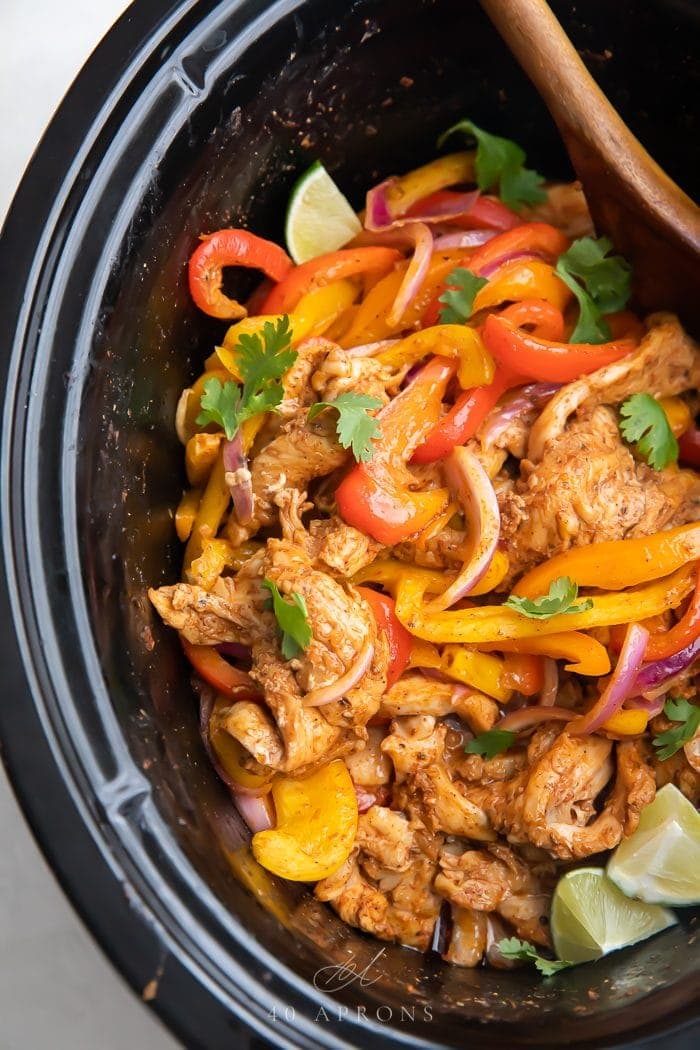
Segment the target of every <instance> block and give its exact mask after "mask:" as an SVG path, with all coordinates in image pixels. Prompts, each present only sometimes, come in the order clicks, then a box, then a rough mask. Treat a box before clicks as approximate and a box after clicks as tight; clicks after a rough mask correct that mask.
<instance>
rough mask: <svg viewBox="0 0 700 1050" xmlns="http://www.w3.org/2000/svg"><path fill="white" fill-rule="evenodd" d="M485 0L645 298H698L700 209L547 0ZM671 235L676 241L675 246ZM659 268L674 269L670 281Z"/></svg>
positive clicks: (599, 223)
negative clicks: (611, 96)
mask: <svg viewBox="0 0 700 1050" xmlns="http://www.w3.org/2000/svg"><path fill="white" fill-rule="evenodd" d="M480 2H481V6H482V7H483V8H484V10H485V11H486V13H487V14H488V16H489V18H490V19H491V21H492V22H493V24H494V25H495V26H496V28H497V29H498V31H499V33H500V34H501V36H502V37H503V39H504V40H505V42H506V43H507V44H508V46H509V48H510V50H511V51H512V52H513V54H514V55H515V57H516V58H517V59H518V61H519V63H520V65H521V66H522V68H523V70H524V71H525V72H526V73H527V75H528V76H529V78H530V80H532V82H533V84H534V85H535V87H536V88H537V90H538V92H539V94H540V95H541V97H542V98H543V99H544V101H545V103H546V104H547V108H548V109H549V111H550V113H551V114H552V117H553V118H554V120H555V122H556V124H557V126H558V128H559V130H560V132H561V135H562V138H563V139H564V142H565V145H566V148H567V150H568V152H569V156H570V158H571V162H572V164H573V166H574V169H575V171H576V173H577V175H578V177H579V178H580V180H581V182H582V183H583V187H584V191H585V193H586V198H587V200H588V204H589V207H590V209H591V214H592V216H593V220H594V222H595V224H596V227H597V229H598V231H599V232H602V233H607V234H608V235H609V236H611V238H612V240H613V242H614V243H615V246H616V248H617V249H618V250H619V251H622V252H623V253H624V254H625V255H627V256H628V257H629V258H630V260H631V261H632V263H633V264H634V265H635V268H636V270H637V273H638V276H639V280H638V282H637V285H636V288H635V291H636V293H637V297H638V299H639V301H640V303H641V304H642V305H643V306H645V307H647V308H652V309H653V308H658V307H659V306H661V305H663V304H664V303H665V304H666V306H667V307H669V308H676V309H678V308H679V303H684V304H686V303H687V297H688V295H689V294H692V292H691V289H693V288H694V294H692V298H693V299H699V298H700V297H699V296H698V265H699V259H700V209H698V208H697V207H696V205H695V204H694V203H693V201H692V200H691V199H690V198H689V197H688V196H687V195H686V194H685V193H684V192H683V191H682V190H681V189H680V187H679V186H677V185H676V183H675V182H673V180H672V179H670V178H669V177H668V175H666V174H665V172H664V171H662V169H661V168H660V167H659V165H658V164H657V163H656V161H655V160H654V159H653V158H652V157H651V156H650V155H649V154H648V153H647V151H646V150H645V149H644V147H643V146H642V144H641V143H640V142H639V140H638V139H636V138H635V136H634V135H633V134H632V132H631V131H630V130H629V128H628V127H627V125H626V124H625V123H624V121H623V120H622V119H621V118H620V116H619V114H618V113H617V112H616V110H615V109H614V108H613V107H612V106H611V104H610V103H609V102H608V100H607V98H606V97H605V95H604V94H603V92H602V91H601V90H600V88H599V87H598V85H597V84H596V82H595V81H594V80H593V78H592V77H591V75H590V73H589V72H588V70H587V69H586V67H585V66H584V64H583V62H582V61H581V59H580V57H579V55H578V54H577V52H576V50H575V49H574V47H573V45H572V44H571V41H570V40H569V38H568V37H567V35H566V33H565V32H564V30H563V29H562V27H561V25H560V24H559V22H558V21H557V19H556V18H555V16H554V14H553V13H552V11H551V9H550V7H549V5H548V4H547V3H545V2H544V0H480ZM671 242H672V243H673V244H674V245H675V248H674V250H673V252H672V253H669V244H670V243H671ZM652 251H653V252H661V253H662V255H663V256H664V259H666V265H665V267H660V263H661V260H659V262H658V264H657V265H655V266H654V267H653V268H651V269H653V270H654V273H653V274H651V269H650V267H649V266H648V258H647V260H646V262H647V266H646V267H645V259H644V256H646V255H647V254H648V253H649V252H652ZM660 268H661V269H663V270H665V271H666V272H668V271H669V270H671V271H673V272H672V273H669V278H670V280H669V281H668V282H667V283H666V282H662V283H663V284H664V287H662V285H661V284H660V283H659V279H658V275H657V271H658V270H659V269H660ZM646 274H650V276H649V278H648V279H646ZM674 282H675V283H674ZM692 310H695V311H696V316H700V310H696V308H694V307H693V308H692ZM686 312H687V311H686Z"/></svg>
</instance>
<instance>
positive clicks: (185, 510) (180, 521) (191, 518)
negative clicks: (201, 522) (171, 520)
mask: <svg viewBox="0 0 700 1050" xmlns="http://www.w3.org/2000/svg"><path fill="white" fill-rule="evenodd" d="M201 498H202V490H201V489H186V490H185V492H183V494H182V499H181V500H180V502H179V503H178V505H177V510H176V511H175V531H176V533H177V538H178V539H179V541H180V543H187V540H188V539H189V536H190V533H191V532H192V526H193V525H194V522H195V518H196V517H197V508H198V507H199V501H200V499H201Z"/></svg>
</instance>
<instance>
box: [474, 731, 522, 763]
mask: <svg viewBox="0 0 700 1050" xmlns="http://www.w3.org/2000/svg"><path fill="white" fill-rule="evenodd" d="M516 736H517V733H512V732H511V731H510V729H487V730H486V732H484V733H479V735H478V736H475V737H474V739H473V740H470V741H469V742H468V744H467V745H466V747H465V748H464V750H465V751H466V753H467V754H468V755H482V756H483V757H484V758H495V757H496V755H502V754H503V753H504V751H508V749H509V748H511V747H512V746H513V744H514V743H515V738H516Z"/></svg>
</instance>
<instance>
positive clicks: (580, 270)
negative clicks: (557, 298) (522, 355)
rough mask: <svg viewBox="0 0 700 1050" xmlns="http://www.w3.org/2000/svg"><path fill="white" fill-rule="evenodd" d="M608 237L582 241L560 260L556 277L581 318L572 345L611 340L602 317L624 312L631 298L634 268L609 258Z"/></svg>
mask: <svg viewBox="0 0 700 1050" xmlns="http://www.w3.org/2000/svg"><path fill="white" fill-rule="evenodd" d="M611 250H612V244H611V243H610V241H609V240H608V238H607V237H599V238H598V239H597V240H595V239H594V238H593V237H580V238H579V239H578V240H577V241H574V243H573V244H572V245H571V247H570V248H569V249H568V251H566V252H564V253H563V254H562V255H560V256H559V259H558V260H557V265H556V268H555V269H556V273H557V274H558V276H559V277H560V278H561V280H562V281H563V282H564V284H566V285H567V286H568V287H569V288H570V289H571V291H572V292H573V293H574V295H575V296H576V298H577V299H578V304H579V317H578V321H577V323H576V327H575V328H574V330H573V332H572V333H571V337H570V339H569V342H570V343H605V342H607V340H609V339H610V338H611V331H610V325H609V324H608V322H607V321H606V320H605V318H604V317H603V314H610V313H613V312H614V311H615V310H622V309H624V307H625V306H626V305H627V300H628V299H629V297H630V287H631V282H632V267H631V266H630V264H629V263H628V262H627V260H626V259H623V257H622V256H621V255H610V254H609V253H610V251H611Z"/></svg>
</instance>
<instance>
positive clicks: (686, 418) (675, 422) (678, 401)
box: [659, 397, 693, 438]
mask: <svg viewBox="0 0 700 1050" xmlns="http://www.w3.org/2000/svg"><path fill="white" fill-rule="evenodd" d="M659 404H660V405H661V407H662V408H663V410H664V415H665V416H666V419H667V420H668V425H669V426H670V428H671V430H672V432H673V436H674V437H676V438H679V437H680V436H681V434H685V432H686V430H687V429H688V427H689V426H690V425H691V423H692V422H693V417H692V416H691V414H690V409H689V408H688V406H687V404H686V403H685V401H683V399H682V398H680V397H662V398H659Z"/></svg>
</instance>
